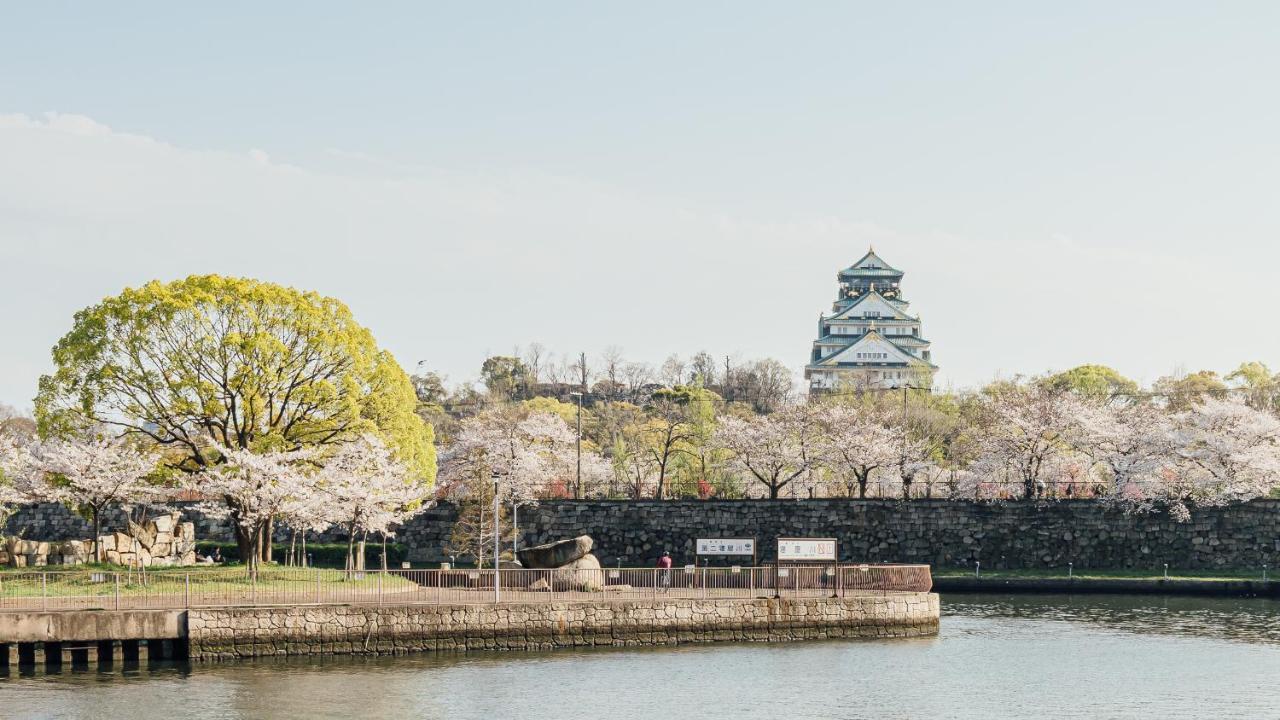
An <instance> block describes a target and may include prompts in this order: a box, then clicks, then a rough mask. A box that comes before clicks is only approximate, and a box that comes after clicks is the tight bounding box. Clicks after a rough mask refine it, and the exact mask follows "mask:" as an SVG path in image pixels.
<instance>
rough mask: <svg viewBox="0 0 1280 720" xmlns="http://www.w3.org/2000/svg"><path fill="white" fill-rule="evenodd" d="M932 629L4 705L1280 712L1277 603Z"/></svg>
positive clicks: (106, 688) (415, 661) (234, 715)
mask: <svg viewBox="0 0 1280 720" xmlns="http://www.w3.org/2000/svg"><path fill="white" fill-rule="evenodd" d="M943 606H944V608H945V614H946V616H945V617H944V618H943V623H942V630H941V633H940V635H939V636H938V637H937V638H918V639H910V640H883V641H876V640H869V641H868V640H861V641H859V640H854V641H822V642H803V643H780V644H725V645H699V646H682V647H671V648H650V649H612V648H601V649H592V650H563V651H555V652H547V653H476V654H468V655H439V656H432V655H414V656H402V657H390V658H388V657H384V658H361V657H329V658H295V659H263V660H255V661H248V662H227V663H217V664H196V665H194V666H190V667H188V666H185V665H182V664H159V665H155V666H150V667H140V668H137V669H135V670H131V671H129V672H120V671H118V670H117V671H115V672H112V673H106V672H102V673H99V672H83V671H79V672H64V673H63V674H60V675H54V676H44V675H43V674H40V675H37V676H34V677H17V676H13V677H11V678H9V679H6V680H0V717H3V718H5V719H6V720H7V719H8V718H35V717H38V718H110V719H111V720H119V718H122V717H134V716H138V715H143V716H147V715H152V714H166V715H176V716H178V717H182V718H183V719H184V720H203V719H205V718H219V719H222V718H230V719H237V720H238V719H242V718H243V719H246V720H248V719H255V720H256V719H273V718H296V717H306V718H356V717H360V718H363V717H405V718H429V719H432V718H485V719H486V720H492V718H495V717H497V718H532V719H534V720H539V719H543V718H545V719H546V720H564V719H565V718H591V719H592V720H598V719H599V718H607V720H626V719H627V718H663V717H669V718H704V717H705V718H734V719H735V720H736V719H737V718H768V719H769V720H775V719H776V718H779V717H785V718H833V717H834V718H960V719H962V720H979V719H981V720H990V719H992V718H1027V717H1032V718H1037V719H1038V720H1044V719H1047V718H1099V717H1105V718H1133V719H1135V720H1136V719H1138V718H1149V717H1153V716H1154V717H1160V718H1161V720H1175V719H1178V718H1201V717H1215V718H1249V719H1250V720H1254V719H1256V718H1273V717H1280V697H1278V696H1277V692H1276V691H1275V682H1276V678H1277V677H1278V676H1280V617H1278V616H1280V603H1277V602H1276V601H1265V600H1220V601H1219V600H1206V599H1176V598H1170V599H1163V598H1154V597H1104V596H1096V595H1093V596H1076V597H1065V596H1062V597H1044V596H993V595H983V596H976V595H969V596H960V595H948V596H946V597H944V598H943Z"/></svg>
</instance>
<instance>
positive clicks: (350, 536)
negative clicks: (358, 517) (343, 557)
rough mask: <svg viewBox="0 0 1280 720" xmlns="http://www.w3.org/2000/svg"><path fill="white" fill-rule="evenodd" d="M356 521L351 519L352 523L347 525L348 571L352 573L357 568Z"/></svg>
mask: <svg viewBox="0 0 1280 720" xmlns="http://www.w3.org/2000/svg"><path fill="white" fill-rule="evenodd" d="M355 547H356V521H355V520H354V519H352V520H351V524H350V525H348V526H347V568H346V569H347V573H348V574H349V573H351V572H353V571H354V570H355V569H356V556H355Z"/></svg>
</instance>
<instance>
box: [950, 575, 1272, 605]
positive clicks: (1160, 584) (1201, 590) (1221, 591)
mask: <svg viewBox="0 0 1280 720" xmlns="http://www.w3.org/2000/svg"><path fill="white" fill-rule="evenodd" d="M933 590H934V592H939V593H1044V594H1073V593H1082V594H1122V595H1188V596H1202V597H1261V598H1280V582H1276V581H1275V580H1274V579H1271V578H1270V577H1268V579H1267V580H1263V579H1262V574H1261V573H1260V572H1249V571H1230V570H1227V571H1212V572H1211V571H1196V572H1186V571H1182V572H1171V573H1170V574H1169V575H1168V576H1167V577H1166V576H1165V575H1164V574H1163V573H1158V574H1156V573H1152V572H1150V571H1134V570H1084V571H1081V572H1079V573H1076V572H1071V573H1068V572H1064V571H1062V570H1057V569H1055V570H1049V571H1033V570H996V571H988V572H982V573H980V574H975V573H974V572H972V571H966V572H964V573H963V574H962V573H960V572H953V571H947V570H941V571H935V573H934V576H933Z"/></svg>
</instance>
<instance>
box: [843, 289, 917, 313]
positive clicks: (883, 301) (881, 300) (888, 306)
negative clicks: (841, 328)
mask: <svg viewBox="0 0 1280 720" xmlns="http://www.w3.org/2000/svg"><path fill="white" fill-rule="evenodd" d="M873 297H874V298H876V299H877V300H878V302H872V305H873V306H879V307H882V308H884V309H885V310H888V311H889V313H890V314H889V315H886V316H885V318H884V319H888V318H890V317H892V318H896V319H898V320H915V318H913V317H911V316H910V315H908V314H907V313H905V312H903V310H902V308H901V307H898V305H897V304H895V303H893V302H890V300H889V299H888V298H886V297H885V296H883V295H881V294H880V293H879V292H877V291H875V290H869V291H867V292H866V293H863V294H862V295H860V296H858V299H856V300H854V301H853V302H852V303H851V304H850V305H849V306H848V307H846V308H844V309H843V310H841V311H840V312H838V313H836V314H834V315H832V316H830V317H828V318H826V319H827V320H837V319H839V320H843V319H845V318H847V317H848V316H849V314H850V313H851V311H852V310H853V309H854V308H856V307H859V306H860V305H862V304H863V303H864V302H867V301H868V299H869V298H873ZM864 309H866V308H864Z"/></svg>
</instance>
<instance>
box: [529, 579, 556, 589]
mask: <svg viewBox="0 0 1280 720" xmlns="http://www.w3.org/2000/svg"><path fill="white" fill-rule="evenodd" d="M529 589H530V590H537V591H544V590H550V589H551V583H549V582H547V579H546V578H538V579H537V580H534V581H533V583H532V584H531V585H529Z"/></svg>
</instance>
